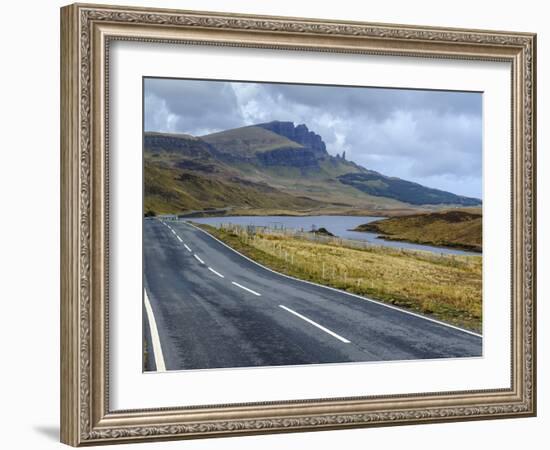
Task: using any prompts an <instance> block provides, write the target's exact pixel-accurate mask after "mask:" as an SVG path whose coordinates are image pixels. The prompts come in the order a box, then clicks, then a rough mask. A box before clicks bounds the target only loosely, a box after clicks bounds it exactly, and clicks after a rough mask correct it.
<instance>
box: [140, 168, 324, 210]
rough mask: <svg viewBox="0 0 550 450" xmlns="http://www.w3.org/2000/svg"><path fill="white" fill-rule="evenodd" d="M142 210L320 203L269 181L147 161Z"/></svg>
mask: <svg viewBox="0 0 550 450" xmlns="http://www.w3.org/2000/svg"><path fill="white" fill-rule="evenodd" d="M144 178H145V201H144V211H154V212H155V213H156V214H176V213H182V212H188V211H200V210H205V209H209V208H228V209H231V208H237V207H238V208H283V209H288V210H295V211H301V210H307V209H311V208H318V207H319V206H320V205H322V204H321V203H320V202H317V201H315V200H312V199H308V198H304V197H296V196H292V195H289V194H286V193H284V192H281V191H278V190H277V189H274V188H272V187H270V186H268V185H265V184H260V183H253V182H250V181H246V180H241V179H239V178H227V179H225V178H218V177H216V176H212V175H203V174H200V173H198V172H190V171H187V170H181V169H178V168H173V167H165V166H162V165H155V164H152V163H146V164H145V167H144Z"/></svg>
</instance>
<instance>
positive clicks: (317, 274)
mask: <svg viewBox="0 0 550 450" xmlns="http://www.w3.org/2000/svg"><path fill="white" fill-rule="evenodd" d="M201 226H202V227H203V228H205V229H206V230H207V231H209V232H210V233H212V234H214V235H215V236H216V237H218V238H219V239H221V240H223V241H224V242H226V243H227V244H229V245H230V246H232V247H234V248H235V249H237V250H239V251H240V252H242V253H244V254H246V255H247V256H249V257H251V258H253V259H254V260H256V261H258V262H260V263H262V264H265V265H267V266H268V267H271V268H273V269H274V270H277V271H279V272H283V273H286V274H288V275H292V276H295V277H297V278H301V279H305V280H309V281H314V282H316V283H320V284H324V285H327V286H332V287H335V288H338V289H343V290H346V291H348V292H353V293H356V294H359V295H365V296H368V297H371V298H374V299H377V300H381V301H384V302H387V303H391V304H394V305H397V306H400V307H404V308H408V309H411V310H413V311H416V312H420V313H422V314H427V315H431V316H433V317H435V318H437V319H440V320H444V321H446V322H449V323H453V324H456V325H459V326H463V327H466V328H470V329H472V330H476V331H479V330H481V320H482V301H481V292H482V289H481V288H482V270H481V269H482V258H480V257H477V256H455V255H436V254H432V253H429V252H413V251H407V250H399V249H390V248H384V247H378V246H373V247H368V248H365V249H358V248H350V247H349V246H346V244H345V241H341V240H337V239H334V240H331V241H330V242H328V243H325V242H316V241H312V240H310V239H304V238H303V237H300V236H290V235H288V234H282V233H280V234H278V233H274V232H265V233H262V232H257V233H255V234H254V235H249V234H248V233H247V231H246V229H245V228H239V227H233V228H232V229H217V228H214V227H211V226H208V225H201Z"/></svg>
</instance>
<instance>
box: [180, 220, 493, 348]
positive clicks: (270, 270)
mask: <svg viewBox="0 0 550 450" xmlns="http://www.w3.org/2000/svg"><path fill="white" fill-rule="evenodd" d="M185 224H186V225H189V226H190V227H193V228H195V229H196V230H198V231H200V232H201V233H204V234H206V235H207V236H209V237H210V238H211V239H213V240H215V241H217V242H218V243H219V244H221V245H223V246H224V247H226V248H227V249H229V250H231V251H232V252H233V253H236V254H237V255H239V256H241V257H242V258H244V259H246V260H248V261H250V262H251V263H252V264H255V265H257V266H258V267H261V268H262V269H265V270H267V271H268V272H271V273H274V274H277V275H279V276H281V277H284V278H289V279H291V280H295V281H299V282H300V283H305V284H311V285H313V286H317V287H320V288H323V289H328V290H330V291H335V292H339V293H340V294H344V295H347V296H350V297H355V298H358V299H360V300H365V301H367V302H370V303H374V304H377V305H379V306H382V307H384V308H388V309H393V310H394V311H399V312H400V313H403V314H407V315H409V316H413V317H417V318H419V319H424V320H427V321H428V322H433V323H436V324H438V325H442V326H444V327H447V328H451V329H454V330H457V331H461V332H462V333H466V334H469V335H471V336H475V337H478V338H480V339H482V338H483V335H482V334H479V333H476V332H474V331H470V330H466V329H464V328H460V327H457V326H455V325H451V324H448V323H446V322H442V321H440V320H437V319H432V318H431V317H427V316H423V315H422V314H417V313H415V312H412V311H408V310H406V309H403V308H400V307H397V306H394V305H390V304H387V303H383V302H381V301H379V300H374V299H372V298H369V297H363V296H361V295H358V294H352V293H351V292H347V291H343V290H341V289H337V288H333V287H331V286H325V285H324V284H319V283H314V282H312V281H306V280H302V279H300V278H296V277H293V276H291V275H286V274H284V273H281V272H277V271H276V270H273V269H270V268H269V267H267V266H264V265H263V264H260V263H259V262H257V261H254V260H253V259H252V258H249V257H248V256H246V255H243V254H242V253H241V252H239V251H238V250H235V249H234V248H233V247H231V246H229V245H227V244H226V243H225V242H223V241H221V240H219V239H218V238H217V237H215V236H213V235H211V234H210V233H209V232H208V231H206V230H203V229H202V228H199V227H197V226H195V225H193V224H191V223H189V222H185Z"/></svg>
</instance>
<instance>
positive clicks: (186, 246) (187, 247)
mask: <svg viewBox="0 0 550 450" xmlns="http://www.w3.org/2000/svg"><path fill="white" fill-rule="evenodd" d="M183 246H184V247H185V248H186V249H187V251H189V252H191V251H192V250H191V249H190V248H189V246H188V245H187V244H183Z"/></svg>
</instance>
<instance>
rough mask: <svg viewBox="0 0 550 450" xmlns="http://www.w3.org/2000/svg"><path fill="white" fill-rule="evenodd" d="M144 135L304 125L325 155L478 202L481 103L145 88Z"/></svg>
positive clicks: (462, 98) (369, 92)
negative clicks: (273, 123) (343, 155)
mask: <svg viewBox="0 0 550 450" xmlns="http://www.w3.org/2000/svg"><path fill="white" fill-rule="evenodd" d="M144 96H145V102H144V104H145V111H144V120H145V131H160V132H173V133H187V134H191V135H194V136H201V135H204V134H208V133H213V132H215V131H221V130H226V129H229V128H236V127H241V126H245V125H252V124H255V123H262V122H269V121H272V120H281V121H293V122H294V123H295V124H296V125H298V124H300V123H304V124H306V125H307V126H308V128H309V129H310V130H312V131H314V132H316V133H317V134H320V135H321V136H322V138H323V140H324V141H325V143H326V145H327V150H328V152H329V153H331V154H333V155H336V154H337V153H342V151H345V152H346V159H349V160H352V161H355V162H356V163H358V164H361V165H362V166H364V167H366V168H368V169H372V170H376V171H379V172H381V173H383V174H385V175H389V176H397V177H400V178H404V179H406V180H410V181H416V182H418V183H421V184H423V185H425V186H430V187H435V188H438V189H443V190H446V191H450V192H454V193H456V194H462V195H467V196H472V197H477V198H481V196H482V183H481V169H482V167H481V164H482V117H481V116H482V95H481V94H479V93H468V92H443V91H422V90H408V89H382V88H363V87H360V88H357V87H337V86H308V85H292V84H272V83H236V82H223V81H197V80H171V79H154V78H147V79H145V82H144Z"/></svg>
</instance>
